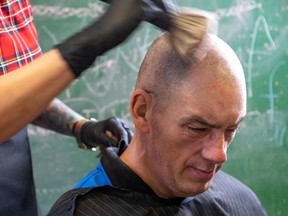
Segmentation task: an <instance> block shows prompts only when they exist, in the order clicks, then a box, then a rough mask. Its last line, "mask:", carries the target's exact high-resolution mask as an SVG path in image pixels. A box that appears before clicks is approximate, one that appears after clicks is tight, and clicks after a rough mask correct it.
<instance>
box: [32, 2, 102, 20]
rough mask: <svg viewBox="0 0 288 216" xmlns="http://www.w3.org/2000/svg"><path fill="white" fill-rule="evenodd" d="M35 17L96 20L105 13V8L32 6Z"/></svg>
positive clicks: (94, 5) (91, 4)
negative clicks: (89, 18)
mask: <svg viewBox="0 0 288 216" xmlns="http://www.w3.org/2000/svg"><path fill="white" fill-rule="evenodd" d="M32 10H33V15H34V16H48V17H52V18H53V17H55V18H57V19H59V18H60V19H66V18H68V17H78V18H83V17H91V18H94V17H96V16H97V15H99V14H102V13H103V7H101V6H99V4H96V3H90V4H88V7H77V8H73V7H60V6H48V5H34V6H32Z"/></svg>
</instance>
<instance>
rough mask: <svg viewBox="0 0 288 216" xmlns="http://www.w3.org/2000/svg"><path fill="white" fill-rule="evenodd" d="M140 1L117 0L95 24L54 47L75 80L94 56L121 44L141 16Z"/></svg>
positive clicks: (141, 2)
mask: <svg viewBox="0 0 288 216" xmlns="http://www.w3.org/2000/svg"><path fill="white" fill-rule="evenodd" d="M143 13H144V11H143V0H117V1H115V2H113V4H111V6H110V7H109V8H108V10H107V11H106V13H105V14H104V15H103V16H102V17H100V18H99V19H98V20H97V21H95V22H94V23H92V24H91V25H89V26H88V27H86V28H85V29H83V30H82V31H81V32H78V33H76V34H75V35H73V36H72V37H70V38H68V39H67V40H65V41H64V42H63V43H61V44H58V45H56V48H57V49H58V50H59V51H60V53H61V55H62V57H63V59H64V60H65V61H66V62H67V64H68V65H69V67H70V69H71V70H72V72H73V73H74V74H75V76H76V77H78V76H79V75H80V74H81V72H82V71H84V70H85V69H87V68H88V67H90V66H91V65H92V63H93V62H94V60H95V58H96V57H97V56H100V55H102V54H103V53H104V52H106V51H108V50H110V49H111V48H113V47H115V46H117V45H118V44H120V43H121V42H122V41H124V40H125V39H126V38H127V37H128V36H129V34H130V33H131V32H132V31H133V30H134V29H135V28H136V27H137V26H138V24H139V23H140V22H141V18H142V17H143Z"/></svg>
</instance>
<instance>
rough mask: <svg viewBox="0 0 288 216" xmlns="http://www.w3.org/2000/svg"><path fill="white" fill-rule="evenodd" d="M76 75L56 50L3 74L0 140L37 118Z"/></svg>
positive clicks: (0, 99)
mask: <svg viewBox="0 0 288 216" xmlns="http://www.w3.org/2000/svg"><path fill="white" fill-rule="evenodd" d="M73 80H74V75H73V74H72V73H71V71H70V69H69V67H68V65H67V64H66V62H65V61H64V60H63V59H62V57H61V55H60V54H59V52H58V51H57V50H51V51H49V52H48V53H46V54H44V55H42V56H41V57H39V58H38V59H36V60H35V61H33V62H31V63H29V64H27V65H26V66H25V67H23V68H20V69H18V71H14V72H11V73H9V74H6V75H3V76H1V77H0V86H1V89H2V90H1V91H0V101H1V102H0V103H1V105H0V117H1V121H0V143H2V142H3V141H5V140H6V139H7V138H9V137H10V136H12V135H13V134H14V133H15V132H17V131H18V130H19V129H21V128H22V127H24V126H25V125H27V124H28V123H30V122H31V121H32V120H33V119H35V118H36V117H37V116H38V115H39V114H40V113H41V111H43V110H44V109H45V108H46V107H47V106H48V104H49V102H50V101H51V100H52V99H53V98H54V97H56V96H57V95H58V94H59V93H61V92H62V91H63V90H64V89H65V88H66V87H67V86H68V85H69V84H70V83H71V82H72V81H73Z"/></svg>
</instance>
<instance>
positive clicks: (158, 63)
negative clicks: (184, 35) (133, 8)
mask: <svg viewBox="0 0 288 216" xmlns="http://www.w3.org/2000/svg"><path fill="white" fill-rule="evenodd" d="M200 65H206V68H207V69H208V70H209V71H202V72H200V73H203V74H199V75H200V76H203V78H205V79H211V80H215V79H216V80H221V81H222V82H227V85H229V86H231V88H232V87H233V86H234V84H235V82H234V81H236V80H237V83H239V82H238V81H240V83H241V85H244V89H245V79H244V73H243V69H242V66H241V64H240V62H239V60H238V58H237V56H236V54H235V53H234V51H233V50H232V49H231V48H230V47H229V45H227V44H226V43H225V42H224V41H222V40H221V39H220V38H218V37H217V36H215V35H206V37H205V38H204V39H203V40H202V42H201V43H200V45H199V47H198V48H197V49H196V51H195V53H194V55H193V56H192V57H191V59H188V60H187V59H183V58H181V56H180V55H178V53H177V52H176V50H175V49H174V48H173V46H172V43H171V41H170V38H169V33H165V34H163V35H161V36H160V37H158V38H157V39H156V40H155V41H154V42H153V44H152V45H151V47H150V48H149V50H148V52H147V54H146V56H145V58H144V60H143V62H142V65H141V67H140V70H139V74H138V79H137V82H136V88H141V89H144V90H146V91H148V92H153V93H154V94H155V95H156V96H157V97H158V99H161V100H162V99H166V100H167V99H169V98H171V97H172V96H173V94H172V93H173V92H175V91H176V90H177V89H178V88H179V87H181V86H182V85H183V84H184V83H185V82H186V81H189V80H190V79H189V77H190V76H191V75H192V73H193V72H194V71H195V70H196V68H197V67H199V66H200ZM207 66H209V68H208V67H207ZM242 87H243V86H242Z"/></svg>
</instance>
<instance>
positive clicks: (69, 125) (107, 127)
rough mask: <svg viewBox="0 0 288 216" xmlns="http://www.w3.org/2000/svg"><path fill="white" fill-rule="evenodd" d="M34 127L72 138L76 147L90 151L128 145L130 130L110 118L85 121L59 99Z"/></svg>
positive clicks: (117, 119)
mask: <svg viewBox="0 0 288 216" xmlns="http://www.w3.org/2000/svg"><path fill="white" fill-rule="evenodd" d="M33 123H34V124H35V125H38V126H41V127H44V128H47V129H50V130H54V131H56V132H58V133H61V134H65V135H68V136H74V137H75V138H76V140H77V142H78V147H80V148H83V149H88V150H92V149H94V148H95V147H97V146H99V145H103V146H117V145H118V143H119V141H121V140H124V141H125V142H126V143H129V142H130V140H131V138H132V132H131V130H130V129H129V128H128V127H127V126H126V125H125V123H124V121H123V120H121V119H119V118H116V117H111V118H108V119H105V120H99V121H97V120H96V119H87V118H84V117H83V116H82V115H80V114H78V113H77V112H75V111H74V110H72V109H71V108H70V107H68V106H67V105H65V104H64V103H63V102H61V101H60V100H59V99H54V100H53V101H52V102H51V103H50V104H49V106H48V107H47V108H46V109H45V111H43V112H42V113H41V114H40V115H39V116H38V117H37V119H35V120H34V121H33Z"/></svg>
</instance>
